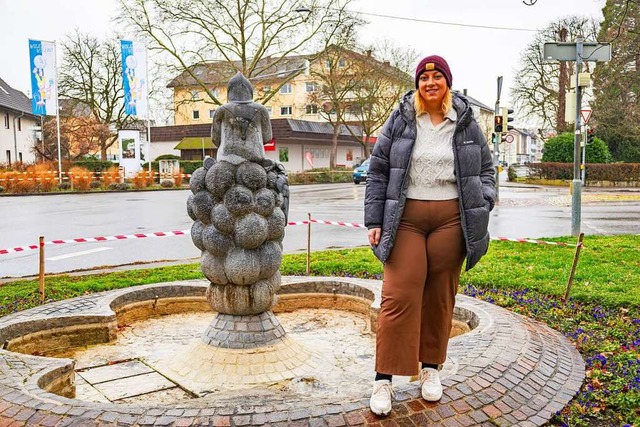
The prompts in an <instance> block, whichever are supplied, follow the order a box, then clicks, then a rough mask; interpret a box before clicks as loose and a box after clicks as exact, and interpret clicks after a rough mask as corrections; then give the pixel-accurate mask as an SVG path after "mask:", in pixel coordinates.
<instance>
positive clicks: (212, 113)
mask: <svg viewBox="0 0 640 427" xmlns="http://www.w3.org/2000/svg"><path fill="white" fill-rule="evenodd" d="M215 113H216V110H209V118H210V119H213V115H214V114H215Z"/></svg>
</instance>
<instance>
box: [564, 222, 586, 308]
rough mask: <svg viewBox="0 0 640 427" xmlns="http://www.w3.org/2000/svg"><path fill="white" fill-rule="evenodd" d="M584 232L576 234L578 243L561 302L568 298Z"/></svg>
mask: <svg viewBox="0 0 640 427" xmlns="http://www.w3.org/2000/svg"><path fill="white" fill-rule="evenodd" d="M583 237H584V233H580V235H579V236H578V244H577V245H576V253H575V255H574V256H573V265H572V266H571V274H570V275H569V281H568V282H567V290H566V291H565V292H564V297H563V298H562V302H566V301H567V300H568V299H569V292H570V291H571V285H572V284H573V276H575V274H576V268H577V267H578V258H580V250H581V249H582V238H583Z"/></svg>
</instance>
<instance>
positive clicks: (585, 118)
mask: <svg viewBox="0 0 640 427" xmlns="http://www.w3.org/2000/svg"><path fill="white" fill-rule="evenodd" d="M591 111H592V110H587V109H585V110H580V117H582V123H584V124H585V125H586V124H587V123H589V119H590V118H591Z"/></svg>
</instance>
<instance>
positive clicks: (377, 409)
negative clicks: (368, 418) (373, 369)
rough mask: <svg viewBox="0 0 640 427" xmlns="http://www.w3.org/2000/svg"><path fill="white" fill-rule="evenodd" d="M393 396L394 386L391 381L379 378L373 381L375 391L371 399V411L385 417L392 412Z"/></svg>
mask: <svg viewBox="0 0 640 427" xmlns="http://www.w3.org/2000/svg"><path fill="white" fill-rule="evenodd" d="M392 397H393V388H391V381H389V380H378V381H375V382H374V383H373V392H372V393H371V399H369V408H371V412H373V413H374V414H376V415H379V416H381V417H385V416H387V415H389V414H390V413H391V398H392Z"/></svg>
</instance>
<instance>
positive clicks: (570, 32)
mask: <svg viewBox="0 0 640 427" xmlns="http://www.w3.org/2000/svg"><path fill="white" fill-rule="evenodd" d="M597 34H598V22H596V21H595V20H593V19H592V18H587V17H579V16H570V17H567V18H562V19H560V20H558V21H555V22H553V23H551V24H549V25H548V26H547V27H546V28H545V29H543V30H540V31H539V32H538V33H536V35H535V36H534V38H533V40H532V41H531V43H529V45H528V46H527V48H526V49H525V51H524V53H523V54H522V58H521V60H520V68H519V69H518V71H517V73H516V77H515V82H514V85H513V89H512V90H511V95H512V96H513V98H514V100H515V105H516V108H517V111H518V114H519V115H521V116H525V117H528V118H536V119H538V120H539V121H540V122H541V123H540V125H541V127H543V128H553V129H555V130H556V131H557V132H558V133H560V132H563V131H564V130H565V128H566V123H565V121H564V99H565V96H564V95H565V90H566V86H567V83H568V82H569V81H570V78H571V76H572V75H573V74H574V71H573V69H574V67H575V65H574V64H575V62H565V63H564V64H562V63H561V62H558V61H548V60H546V59H545V58H544V54H543V53H544V52H543V47H544V43H547V42H553V41H558V40H562V39H563V38H565V37H566V39H565V40H568V41H571V40H575V38H576V36H578V35H582V36H584V37H585V38H586V39H587V40H595V39H596V36H597ZM585 64H586V67H585V69H584V70H583V71H589V63H588V62H587V63H585Z"/></svg>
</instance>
